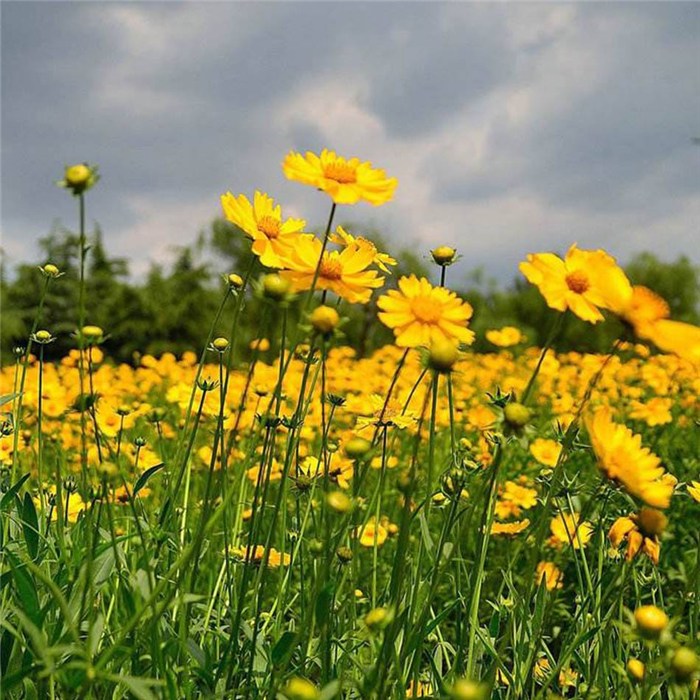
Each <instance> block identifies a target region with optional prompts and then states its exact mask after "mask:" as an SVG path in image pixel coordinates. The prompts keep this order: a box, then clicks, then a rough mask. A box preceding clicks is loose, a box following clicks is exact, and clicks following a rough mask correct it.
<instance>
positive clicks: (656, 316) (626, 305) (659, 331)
mask: <svg viewBox="0 0 700 700" xmlns="http://www.w3.org/2000/svg"><path fill="white" fill-rule="evenodd" d="M613 311H615V313H617V314H618V315H619V316H620V317H621V318H622V320H623V321H625V322H627V323H628V324H629V325H630V326H631V327H632V329H633V330H634V333H635V335H636V336H637V337H639V338H641V339H642V340H650V341H651V342H652V343H654V345H656V346H657V347H658V348H659V349H660V350H662V351H663V352H671V353H674V354H675V355H678V356H679V357H682V358H685V359H687V360H690V361H691V362H696V363H697V362H700V327H698V326H693V325H692V324H690V323H682V322H681V321H673V320H671V319H670V318H669V316H670V315H671V312H670V309H669V306H668V304H667V303H666V301H665V300H664V299H662V298H661V297H660V296H658V295H657V294H655V293H654V292H652V291H651V290H650V289H647V288H646V287H641V286H635V287H632V289H631V292H630V293H629V294H628V295H627V296H626V297H625V298H624V299H623V300H621V301H619V302H618V303H617V304H616V305H615V307H614V308H613Z"/></svg>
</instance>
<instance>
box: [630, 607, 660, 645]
mask: <svg viewBox="0 0 700 700" xmlns="http://www.w3.org/2000/svg"><path fill="white" fill-rule="evenodd" d="M634 621H635V623H636V624H637V630H638V631H639V633H640V634H641V635H642V637H644V638H645V639H658V638H659V636H660V635H661V633H662V632H663V631H664V630H665V629H666V627H668V615H666V613H665V612H664V611H663V610H660V609H659V608H657V607H656V606H655V605H642V606H641V607H640V608H637V609H636V610H635V611H634Z"/></svg>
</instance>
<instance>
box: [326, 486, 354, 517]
mask: <svg viewBox="0 0 700 700" xmlns="http://www.w3.org/2000/svg"><path fill="white" fill-rule="evenodd" d="M326 503H327V504H328V507H329V508H331V509H332V510H334V511H335V512H336V513H349V512H350V511H351V510H352V500H351V499H350V498H349V497H348V496H347V495H346V494H344V493H343V492H342V491H331V492H330V493H329V494H328V496H326Z"/></svg>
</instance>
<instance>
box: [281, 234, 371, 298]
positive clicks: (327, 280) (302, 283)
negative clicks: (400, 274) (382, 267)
mask: <svg viewBox="0 0 700 700" xmlns="http://www.w3.org/2000/svg"><path fill="white" fill-rule="evenodd" d="M322 248H323V244H322V243H321V241H320V240H319V239H318V238H315V237H309V238H307V237H302V238H298V239H297V242H296V244H295V246H294V250H293V251H292V253H291V255H290V257H289V259H288V260H287V261H286V268H287V269H286V270H282V272H281V273H280V275H281V277H283V278H284V279H287V280H289V281H290V282H291V283H292V288H293V289H294V291H296V292H299V291H304V290H307V289H311V285H312V284H313V280H314V276H315V275H316V267H317V266H318V277H317V279H316V289H325V290H328V291H331V292H334V293H335V294H337V295H338V296H339V297H341V298H343V299H345V300H346V301H349V302H350V303H360V304H366V303H367V302H368V301H369V299H370V296H371V295H372V290H373V289H376V288H377V287H381V286H382V284H383V282H384V278H383V277H380V276H379V274H378V273H377V271H376V270H370V269H369V266H370V265H371V264H372V262H373V259H374V253H373V252H372V251H371V250H369V249H367V248H361V247H359V246H357V245H348V246H346V247H345V248H344V249H343V250H341V251H340V252H338V251H332V252H331V251H327V250H326V251H324V252H323V259H322V260H321V264H320V266H319V265H318V261H319V258H320V257H321V250H322Z"/></svg>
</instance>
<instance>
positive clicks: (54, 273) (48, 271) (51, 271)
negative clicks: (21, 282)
mask: <svg viewBox="0 0 700 700" xmlns="http://www.w3.org/2000/svg"><path fill="white" fill-rule="evenodd" d="M39 269H40V270H41V271H42V273H43V274H44V275H46V277H51V278H53V279H56V277H60V276H61V272H60V270H59V269H58V268H57V267H56V266H55V265H54V264H52V263H46V265H44V267H40V268H39Z"/></svg>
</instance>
